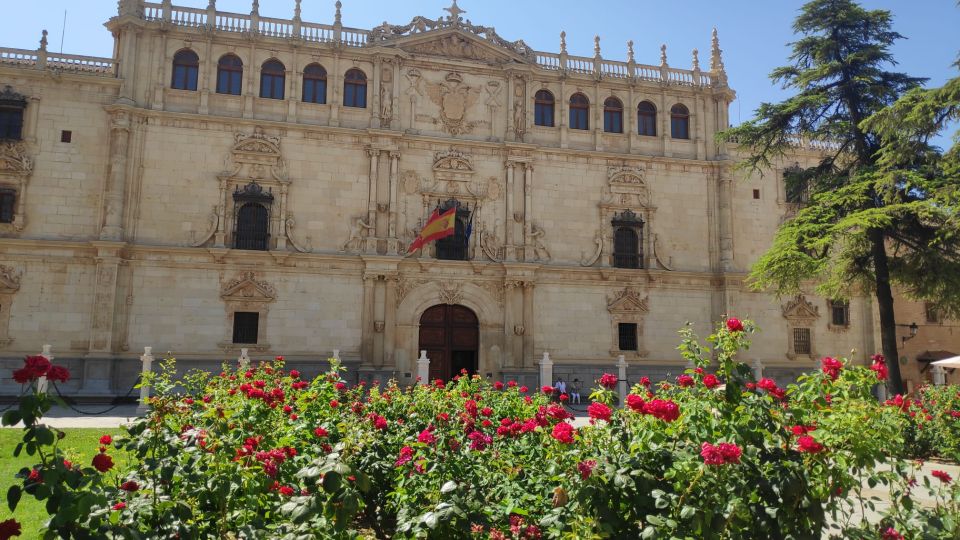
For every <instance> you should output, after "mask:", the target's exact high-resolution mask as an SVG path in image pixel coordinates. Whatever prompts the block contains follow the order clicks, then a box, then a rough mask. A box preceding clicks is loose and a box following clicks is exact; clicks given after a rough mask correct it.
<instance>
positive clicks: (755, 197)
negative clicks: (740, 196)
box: [753, 189, 760, 200]
mask: <svg viewBox="0 0 960 540" xmlns="http://www.w3.org/2000/svg"><path fill="white" fill-rule="evenodd" d="M753 198H754V199H755V200H756V199H760V190H759V189H755V190H753Z"/></svg>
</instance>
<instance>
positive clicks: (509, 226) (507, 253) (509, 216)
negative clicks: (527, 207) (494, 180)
mask: <svg viewBox="0 0 960 540" xmlns="http://www.w3.org/2000/svg"><path fill="white" fill-rule="evenodd" d="M515 165H516V164H515V163H514V162H512V161H507V163H506V167H507V193H506V205H505V206H506V216H505V217H504V225H506V226H505V227H504V241H503V245H504V259H507V260H516V255H515V250H514V249H513V245H514V243H515V240H514V235H513V227H514V224H515V223H516V221H514V219H513V212H514V210H513V191H514V188H513V184H514V182H513V177H514V167H515Z"/></svg>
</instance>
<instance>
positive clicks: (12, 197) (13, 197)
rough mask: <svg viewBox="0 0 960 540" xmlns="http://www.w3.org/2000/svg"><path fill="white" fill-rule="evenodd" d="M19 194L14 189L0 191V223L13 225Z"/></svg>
mask: <svg viewBox="0 0 960 540" xmlns="http://www.w3.org/2000/svg"><path fill="white" fill-rule="evenodd" d="M16 202H17V192H16V191H14V190H12V189H2V190H0V223H13V217H14V208H16V206H15V204H16Z"/></svg>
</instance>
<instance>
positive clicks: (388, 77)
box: [380, 67, 393, 128]
mask: <svg viewBox="0 0 960 540" xmlns="http://www.w3.org/2000/svg"><path fill="white" fill-rule="evenodd" d="M392 121H393V69H391V68H388V67H385V68H383V72H382V76H381V77H380V125H381V126H382V127H385V128H389V127H390V124H391V123H392Z"/></svg>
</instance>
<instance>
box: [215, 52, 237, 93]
mask: <svg viewBox="0 0 960 540" xmlns="http://www.w3.org/2000/svg"><path fill="white" fill-rule="evenodd" d="M242 80H243V61H242V60H240V57H238V56H236V55H233V54H225V55H223V56H221V57H220V61H219V62H217V93H218V94H232V95H234V96H239V95H240V83H241V81H242Z"/></svg>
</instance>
